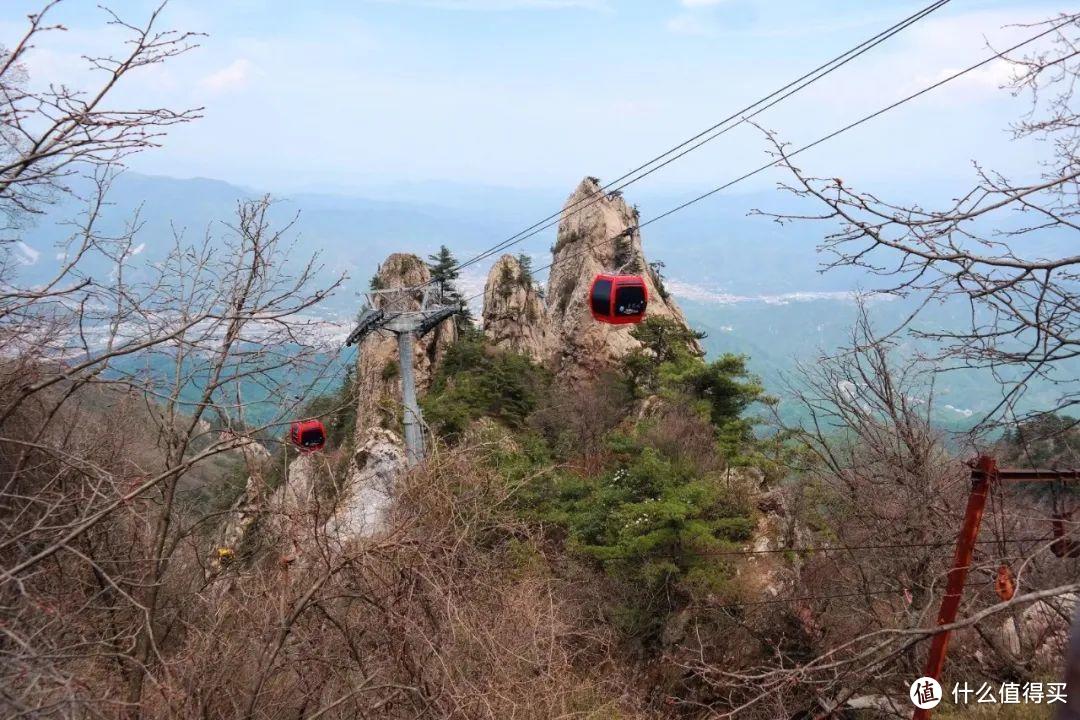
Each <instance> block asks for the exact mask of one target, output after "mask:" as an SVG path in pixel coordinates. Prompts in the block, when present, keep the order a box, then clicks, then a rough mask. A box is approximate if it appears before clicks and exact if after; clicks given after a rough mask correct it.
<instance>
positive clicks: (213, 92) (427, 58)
mask: <svg viewBox="0 0 1080 720" xmlns="http://www.w3.org/2000/svg"><path fill="white" fill-rule="evenodd" d="M97 1H98V0H66V1H65V2H64V3H63V4H62V5H61V6H60V7H59V8H57V10H56V13H55V18H54V19H55V20H57V21H61V22H63V23H64V24H65V25H66V26H67V27H68V28H69V30H68V31H67V32H65V33H54V34H51V35H49V36H48V37H46V38H43V39H42V40H41V41H40V43H39V47H38V49H36V50H35V52H34V54H33V55H32V57H31V61H30V70H31V73H32V77H33V81H34V82H44V81H46V80H51V81H65V82H69V83H72V84H76V85H78V84H81V83H83V82H85V79H86V75H85V70H84V67H85V63H84V62H82V61H80V60H79V55H80V54H82V53H85V52H101V51H102V50H104V49H106V48H108V47H110V46H115V43H116V42H117V34H116V33H115V32H114V31H112V30H107V29H103V22H104V16H103V15H102V13H101V11H100V10H98V9H97V8H96V3H97ZM156 4H157V0H154V2H149V1H148V0H117V1H116V2H113V3H111V5H112V6H113V7H114V9H116V10H117V12H118V13H120V14H121V15H122V16H124V17H125V18H127V19H130V20H131V21H132V22H137V21H138V19H139V18H141V17H143V16H145V15H146V13H147V12H148V10H149V9H150V8H151V7H152V6H154V5H156ZM923 4H925V3H910V2H891V1H888V2H886V1H884V0H875V1H874V2H870V1H867V0H863V1H855V0H820V1H817V2H813V1H810V0H636V1H630V0H398V1H393V0H383V1H376V0H371V1H361V0H356V1H351V2H350V1H345V0H312V1H311V2H294V1H293V0H267V1H265V2H258V1H256V0H214V1H212V2H211V1H209V0H173V1H172V2H171V3H170V4H169V6H168V7H167V9H166V11H165V13H164V16H163V20H162V22H163V23H164V24H165V25H168V26H171V27H178V28H183V29H188V30H198V31H201V32H205V33H207V34H208V37H206V38H204V39H203V40H202V47H201V48H199V49H197V50H195V51H193V52H192V53H191V54H189V55H186V56H184V57H182V58H179V59H177V60H175V61H173V62H171V63H169V64H168V65H167V66H165V67H163V68H153V69H150V70H148V71H147V72H145V73H142V74H141V75H140V76H139V77H137V78H133V81H132V82H131V83H130V84H129V85H128V86H127V88H126V89H125V91H124V93H123V95H122V97H121V98H120V99H123V100H126V101H128V102H137V103H138V104H140V105H149V104H151V103H155V104H171V105H173V106H198V105H202V106H205V108H206V110H205V115H206V117H205V119H203V120H201V121H199V122H198V123H196V124H194V125H192V126H190V127H185V128H182V129H179V130H177V131H176V132H174V133H173V135H172V136H171V137H170V138H169V139H168V141H167V143H166V147H165V148H163V149H161V150H158V151H155V152H153V153H149V154H147V155H145V156H144V157H141V158H138V159H137V160H136V161H135V162H134V163H133V166H134V167H135V168H136V169H139V170H142V171H145V172H152V173H160V174H167V175H174V176H179V177H186V176H207V177H214V178H220V179H224V180H229V181H233V182H239V183H244V184H247V185H251V186H255V187H259V188H269V189H273V190H278V191H289V190H296V189H302V188H310V189H324V190H325V189H335V190H346V189H350V188H358V187H363V186H365V185H370V184H382V183H393V182H398V181H419V180H456V181H462V182H468V183H473V182H475V183H485V184H492V185H513V186H536V187H566V188H569V187H571V186H572V185H573V184H574V183H575V182H576V181H577V180H578V179H579V178H580V177H581V176H583V175H585V174H595V175H599V176H601V177H608V178H610V177H613V176H615V175H618V174H620V173H621V171H623V170H625V169H627V168H629V167H631V166H632V165H634V164H636V163H637V161H640V160H642V159H645V158H647V157H650V156H651V155H652V154H655V153H656V152H657V151H659V150H662V149H664V148H666V147H667V146H669V145H672V144H675V142H677V141H679V140H681V139H683V138H684V137H686V136H689V135H691V134H693V133H694V132H696V131H697V130H699V129H701V128H703V127H704V126H707V125H709V124H711V123H712V122H714V121H715V120H716V119H718V118H720V117H722V116H723V115H725V114H726V113H728V112H730V111H732V110H735V109H737V108H738V107H740V106H741V105H743V104H745V103H747V102H748V101H752V100H753V99H756V98H757V97H759V96H761V95H763V94H765V93H766V92H768V91H770V90H772V89H774V88H775V87H776V86H778V85H780V84H783V83H784V82H786V81H788V80H790V79H792V78H794V77H795V76H797V75H799V74H801V73H802V72H804V71H805V70H807V69H809V68H810V67H812V66H813V65H814V64H817V63H819V62H821V61H823V60H825V59H827V58H829V57H831V56H832V55H834V54H837V53H839V52H840V51H842V50H844V49H846V48H848V47H850V46H852V45H854V44H855V43H857V42H858V41H860V40H862V39H864V38H866V37H868V36H870V35H872V34H874V33H875V32H877V31H878V30H879V29H881V28H884V27H885V26H887V25H889V24H891V23H892V22H894V21H895V20H898V19H899V18H901V17H903V16H905V15H907V14H909V13H910V12H912V11H913V10H915V9H917V8H918V7H920V6H921V5H923ZM1069 4H1070V3H1067V2H1064V1H1059V2H1047V3H1044V2H1039V1H1037V0H1034V1H1033V0H1024V1H1020V0H1008V1H1007V0H999V1H990V0H954V2H953V3H951V4H950V5H949V6H947V7H946V8H945V9H943V10H941V11H939V12H938V13H937V14H935V15H934V16H932V17H931V18H930V19H928V20H925V21H923V22H922V23H920V24H919V25H917V26H916V27H914V28H912V29H911V30H909V31H907V32H906V33H904V34H903V35H901V36H900V37H898V38H896V39H894V40H891V41H889V42H888V44H887V45H885V46H882V47H880V48H878V49H876V50H874V51H872V53H871V54H870V55H868V56H865V57H864V58H863V59H860V60H859V61H857V62H856V63H855V64H853V65H852V66H850V67H849V68H846V69H844V70H843V71H841V72H839V73H837V74H836V75H834V76H831V77H830V78H829V80H827V81H826V82H822V83H819V84H818V85H817V86H815V87H814V88H813V89H812V90H811V91H808V92H806V93H805V94H803V95H801V96H799V97H798V98H797V99H793V100H794V101H789V102H787V103H785V104H784V105H783V106H782V108H777V109H776V110H774V111H770V112H769V113H768V114H767V115H765V116H763V117H762V119H761V122H762V123H763V124H764V125H767V126H768V127H770V128H773V129H775V130H777V131H779V132H780V133H781V134H782V136H783V137H784V138H786V139H789V140H791V141H793V142H796V143H800V142H805V141H807V140H810V139H813V138H815V137H817V136H818V135H820V134H823V133H824V132H827V131H829V130H831V129H833V128H834V127H836V126H839V125H842V124H844V123H845V122H847V121H849V120H850V119H854V118H855V117H858V116H859V115H862V114H864V113H866V112H868V111H870V110H873V109H876V108H877V107H879V106H881V105H883V104H886V103H887V102H889V101H891V100H893V99H895V98H898V97H900V96H901V95H903V94H906V93H909V92H912V91H913V90H915V89H917V88H919V87H921V86H922V85H925V84H928V83H930V82H933V81H934V80H936V79H938V78H940V77H942V76H943V75H944V74H946V73H948V72H949V71H952V70H956V69H959V68H961V67H963V66H965V65H968V64H970V63H971V62H973V61H974V60H976V59H979V58H981V57H982V56H984V55H985V54H987V52H988V51H987V49H986V44H987V42H990V43H992V44H994V45H997V46H1003V45H1005V44H1006V43H1008V41H1009V40H1010V39H1015V38H1019V37H1020V36H1022V35H1026V34H1030V33H1031V31H1030V30H1024V29H1017V28H1009V27H1005V26H1007V25H1009V24H1012V23H1024V22H1032V21H1036V20H1040V19H1044V18H1046V17H1047V16H1050V15H1052V14H1054V13H1055V12H1057V11H1059V10H1063V9H1066V7H1067V6H1068V5H1069ZM38 5H40V3H39V2H30V1H29V0H6V2H4V4H3V7H4V12H3V14H2V15H0V20H2V21H0V42H3V43H5V44H10V43H11V42H13V40H14V39H15V38H16V37H17V36H18V33H19V31H20V29H21V27H22V25H23V22H22V21H21V19H20V18H21V16H22V15H24V14H25V13H26V12H29V11H30V10H32V9H33V8H35V7H37V6H38ZM1006 78H1007V71H1006V69H1005V67H1004V65H995V66H991V67H989V68H987V69H985V70H984V71H982V72H979V73H977V74H975V75H973V76H970V77H968V78H966V79H965V80H963V81H962V82H957V83H955V84H954V85H951V86H949V87H948V88H947V89H946V90H943V91H938V92H936V93H935V94H934V95H933V96H931V97H927V98H924V99H922V100H920V101H917V102H915V103H912V104H911V105H910V106H908V107H906V108H905V109H904V110H903V111H901V112H896V113H893V114H891V115H890V116H888V117H887V118H883V119H881V120H879V121H876V122H875V123H873V124H871V125H868V126H866V127H864V128H862V129H860V130H858V131H857V132H855V133H852V134H851V135H850V136H849V137H845V138H844V139H843V140H842V141H837V142H834V143H830V144H829V145H827V146H823V147H822V148H821V149H820V150H817V151H815V152H814V153H813V154H812V155H807V156H806V158H805V159H804V160H803V162H802V165H803V166H804V167H805V168H806V169H808V170H811V171H815V172H819V173H821V174H827V175H830V176H834V175H841V176H843V177H845V179H847V178H849V177H851V178H852V179H853V181H862V182H863V183H871V184H873V183H893V182H898V183H899V182H903V183H910V182H913V181H914V182H922V181H925V180H927V179H930V178H933V179H935V180H937V179H947V178H954V177H958V176H961V175H964V174H966V173H969V172H970V161H971V160H972V159H975V158H978V159H980V160H983V161H985V162H986V163H987V164H989V165H991V166H994V167H997V168H1001V169H1004V170H1006V171H1010V172H1012V171H1015V172H1017V173H1030V172H1031V171H1032V170H1033V167H1032V163H1031V156H1030V152H1031V148H1022V147H1018V146H1016V144H1014V143H1010V142H1009V140H1008V137H1009V136H1008V132H1007V125H1008V123H1009V121H1011V120H1013V119H1014V118H1015V117H1016V116H1017V115H1018V114H1019V113H1020V112H1021V111H1022V110H1023V109H1024V107H1025V103H1026V99H1014V98H1011V97H1010V95H1009V94H1008V93H1007V92H1004V91H1001V90H999V89H997V88H998V85H999V84H1000V83H1001V82H1002V81H1003V80H1005V79H1006ZM136 99H137V100H136ZM763 149H764V146H763V143H762V138H761V136H760V133H759V132H758V131H757V130H754V129H752V128H741V129H740V130H738V131H737V132H734V133H731V134H729V135H727V136H725V137H724V138H722V139H720V140H719V141H717V142H715V143H714V144H712V145H710V146H707V148H705V149H703V150H701V151H698V152H697V153H695V154H694V155H693V156H692V157H691V158H687V159H686V160H684V161H681V162H679V163H678V164H677V165H676V166H673V167H671V168H669V169H668V170H667V171H665V172H664V173H663V175H662V177H661V178H658V179H657V180H656V181H655V183H653V187H654V188H660V189H665V188H675V189H685V188H689V187H693V188H697V187H704V186H707V185H710V184H718V183H719V182H722V181H724V180H726V179H728V178H729V177H731V176H733V175H738V174H739V173H740V172H741V171H743V170H745V169H746V168H750V167H753V166H755V165H756V164H760V163H761V161H762V158H763V156H762V152H763ZM765 182H769V183H771V182H772V180H762V181H759V185H758V186H759V187H760V183H765Z"/></svg>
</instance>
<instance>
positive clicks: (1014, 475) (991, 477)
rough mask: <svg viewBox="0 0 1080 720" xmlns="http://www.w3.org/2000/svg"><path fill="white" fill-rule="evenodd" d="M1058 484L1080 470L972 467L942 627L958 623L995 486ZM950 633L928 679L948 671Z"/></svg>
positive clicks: (924, 719) (980, 462)
mask: <svg viewBox="0 0 1080 720" xmlns="http://www.w3.org/2000/svg"><path fill="white" fill-rule="evenodd" d="M1057 480H1080V469H1073V470H1022V469H1013V468H1008V469H999V468H998V466H997V460H995V459H994V458H992V457H990V456H989V455H980V456H979V457H978V458H977V459H976V460H975V462H974V463H972V466H971V494H970V495H968V503H967V510H966V511H965V512H964V524H963V525H962V526H961V528H960V536H959V537H958V538H957V539H956V555H955V557H954V559H953V566H952V569H951V570H949V576H948V580H947V582H946V584H945V596H944V597H943V598H941V607H940V608H939V609H938V617H937V624H938V626H939V627H940V626H942V625H949V624H951V623H953V622H955V621H956V612H957V610H958V609H959V608H960V599H961V597H962V595H963V593H964V584H965V583H966V582H967V575H968V570H969V569H970V568H971V556H972V552H973V550H974V548H975V540H976V538H978V536H979V526H980V525H981V524H982V516H983V510H984V509H985V508H986V496H987V494H988V493H989V490H990V487H991V485H992V484H993V483H995V482H1052V481H1057ZM950 634H951V633H950V632H949V631H947V630H946V631H944V632H939V633H938V634H937V635H935V636H934V639H933V640H932V641H931V643H930V652H929V653H928V654H927V656H926V666H925V670H924V672H923V675H924V676H925V677H931V678H934V679H935V680H940V679H941V671H942V669H943V668H944V667H945V653H946V651H947V650H948V647H949V635H950ZM929 717H930V711H929V710H921V709H918V708H916V709H915V712H914V713H913V714H912V716H911V718H912V720H928V718H929Z"/></svg>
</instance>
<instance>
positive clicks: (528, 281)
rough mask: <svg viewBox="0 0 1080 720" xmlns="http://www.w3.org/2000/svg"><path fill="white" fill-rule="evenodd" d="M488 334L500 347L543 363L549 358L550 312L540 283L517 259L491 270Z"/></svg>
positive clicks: (486, 300) (505, 258)
mask: <svg viewBox="0 0 1080 720" xmlns="http://www.w3.org/2000/svg"><path fill="white" fill-rule="evenodd" d="M483 321H484V334H485V335H487V337H488V339H489V340H490V341H491V343H492V344H493V345H495V346H496V347H501V348H505V349H508V350H513V351H514V352H519V353H522V354H524V355H528V356H529V357H531V358H532V359H533V360H536V361H538V362H539V361H543V360H544V359H545V357H546V354H547V342H546V340H547V311H546V309H545V307H544V301H543V298H542V297H541V294H540V291H539V290H538V289H537V287H536V283H535V282H534V281H533V279H532V275H531V273H529V272H528V271H527V270H526V269H525V268H524V267H522V265H521V262H520V261H519V260H518V259H517V258H516V257H514V256H513V255H503V256H502V257H501V258H499V260H498V261H497V262H496V263H495V264H494V265H493V266H492V267H491V271H490V272H489V273H488V277H487V282H486V283H485V284H484V314H483Z"/></svg>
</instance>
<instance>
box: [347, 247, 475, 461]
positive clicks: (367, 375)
mask: <svg viewBox="0 0 1080 720" xmlns="http://www.w3.org/2000/svg"><path fill="white" fill-rule="evenodd" d="M429 280H431V273H430V271H429V270H428V267H427V265H425V264H424V261H423V260H421V259H420V258H419V257H417V256H416V255H413V254H411V253H393V254H392V255H390V256H389V257H387V258H386V260H385V261H383V263H382V265H380V266H379V270H378V272H377V273H376V274H375V278H374V279H373V282H372V284H373V287H374V288H377V289H380V290H393V289H396V288H416V287H419V286H421V285H424V284H425V283H427V282H428V281H429ZM423 295H424V293H423V290H414V291H412V292H408V293H404V294H403V293H393V294H391V295H387V296H383V297H380V296H376V305H377V306H382V305H383V304H384V303H386V302H393V303H394V309H396V310H419V309H420V305H421V303H422V301H423ZM456 337H457V330H456V327H455V324H454V320H453V319H452V318H451V319H448V320H444V321H443V322H442V323H440V324H439V326H438V327H436V328H435V329H434V330H432V331H431V332H429V333H428V334H427V335H425V336H424V337H422V338H420V339H419V340H417V342H416V343H415V346H414V354H413V368H414V373H415V375H416V387H417V390H418V391H420V392H423V391H424V390H426V389H427V388H428V386H429V385H430V384H431V378H432V375H433V373H434V370H435V367H436V366H437V365H438V363H439V361H441V360H442V356H443V354H444V353H445V351H446V348H447V347H448V346H449V345H450V344H452V343H453V342H454V340H455V339H456ZM397 368H398V351H397V343H396V341H395V340H394V338H393V337H392V336H390V335H389V334H387V333H375V334H373V335H370V336H368V337H367V338H366V339H365V340H364V341H363V342H362V343H361V344H360V346H359V348H358V358H357V362H356V392H357V395H358V400H357V411H356V432H357V436H358V443H357V444H358V445H359V438H360V437H362V436H363V435H364V433H365V432H366V431H367V430H368V429H370V428H373V427H387V428H391V429H394V430H396V429H397V418H398V416H399V414H400V410H399V408H400V407H401V379H400V376H399V373H398V369H397Z"/></svg>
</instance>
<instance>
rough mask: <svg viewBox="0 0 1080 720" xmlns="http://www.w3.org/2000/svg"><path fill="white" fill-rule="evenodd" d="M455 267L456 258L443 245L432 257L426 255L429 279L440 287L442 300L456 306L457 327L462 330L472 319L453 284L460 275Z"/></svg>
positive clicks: (456, 263)
mask: <svg viewBox="0 0 1080 720" xmlns="http://www.w3.org/2000/svg"><path fill="white" fill-rule="evenodd" d="M457 266H458V261H457V258H455V257H454V254H453V253H452V252H450V248H448V247H446V246H445V245H440V246H439V252H437V253H435V254H434V255H428V270H429V271H430V272H431V279H432V280H434V281H435V282H437V283H440V284H441V285H442V291H443V298H445V299H446V300H447V301H448V302H449V303H450V304H456V305H457V306H458V308H459V314H458V315H457V316H456V317H457V320H456V322H457V326H458V328H459V329H464V328H466V327H469V326H471V325H472V319H473V318H472V312H471V311H470V310H469V305H468V303H467V302H465V298H464V296H462V294H461V293H460V292H459V291H458V289H457V286H456V285H455V284H454V282H455V281H456V280H457V279H458V277H459V276H460V275H461V272H460V271H459V270H458V269H457Z"/></svg>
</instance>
